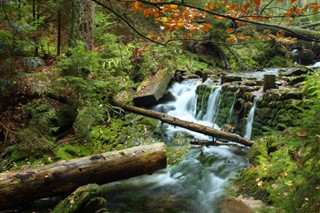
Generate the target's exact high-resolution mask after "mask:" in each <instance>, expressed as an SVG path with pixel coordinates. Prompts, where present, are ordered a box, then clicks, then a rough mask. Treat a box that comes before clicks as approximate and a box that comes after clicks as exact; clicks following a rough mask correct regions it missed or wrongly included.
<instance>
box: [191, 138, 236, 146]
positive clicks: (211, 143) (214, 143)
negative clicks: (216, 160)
mask: <svg viewBox="0 0 320 213" xmlns="http://www.w3.org/2000/svg"><path fill="white" fill-rule="evenodd" d="M189 143H190V144H191V145H197V146H200V147H203V146H207V147H209V146H222V145H225V146H231V145H233V144H232V143H225V142H220V141H205V140H194V141H190V142H189Z"/></svg>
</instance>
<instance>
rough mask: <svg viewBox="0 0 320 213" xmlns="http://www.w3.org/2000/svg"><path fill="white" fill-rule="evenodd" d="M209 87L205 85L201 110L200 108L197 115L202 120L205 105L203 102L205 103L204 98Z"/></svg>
mask: <svg viewBox="0 0 320 213" xmlns="http://www.w3.org/2000/svg"><path fill="white" fill-rule="evenodd" d="M207 88H208V87H205V88H204V90H203V93H202V97H201V105H200V110H199V112H198V115H197V116H196V117H197V119H198V120H200V119H201V117H202V113H203V107H204V104H203V103H204V98H205V96H206V91H207Z"/></svg>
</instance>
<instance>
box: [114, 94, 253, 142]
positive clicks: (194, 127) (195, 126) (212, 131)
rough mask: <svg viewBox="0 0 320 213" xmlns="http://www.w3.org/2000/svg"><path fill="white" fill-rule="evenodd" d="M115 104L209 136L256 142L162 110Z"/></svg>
mask: <svg viewBox="0 0 320 213" xmlns="http://www.w3.org/2000/svg"><path fill="white" fill-rule="evenodd" d="M113 104H115V105H117V106H119V107H121V108H122V109H124V110H126V111H129V112H133V113H136V114H139V115H144V116H148V117H150V118H155V119H158V120H161V121H162V122H165V123H168V124H172V125H174V126H179V127H183V128H186V129H189V130H192V131H195V132H199V133H202V134H205V135H208V136H213V137H215V138H222V139H226V140H229V141H233V142H236V143H240V144H242V145H245V146H252V145H253V144H254V142H253V141H251V140H249V139H246V138H243V137H241V136H239V135H237V134H234V133H229V132H224V131H219V130H216V129H213V128H210V127H207V126H204V125H201V124H196V123H193V122H189V121H184V120H180V119H179V118H176V117H173V116H170V115H167V114H165V113H161V112H157V111H153V110H147V109H142V108H139V107H135V106H129V105H126V104H123V103H121V102H119V101H116V100H113Z"/></svg>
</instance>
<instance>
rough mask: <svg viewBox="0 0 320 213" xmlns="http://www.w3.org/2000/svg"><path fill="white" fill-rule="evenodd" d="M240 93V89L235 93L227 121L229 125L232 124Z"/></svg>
mask: <svg viewBox="0 0 320 213" xmlns="http://www.w3.org/2000/svg"><path fill="white" fill-rule="evenodd" d="M239 91H240V90H239V89H238V90H237V91H236V92H235V93H234V96H233V101H232V105H231V108H230V111H229V115H228V120H227V123H228V124H230V122H231V118H232V112H233V108H234V104H235V103H236V99H237V96H238V93H239Z"/></svg>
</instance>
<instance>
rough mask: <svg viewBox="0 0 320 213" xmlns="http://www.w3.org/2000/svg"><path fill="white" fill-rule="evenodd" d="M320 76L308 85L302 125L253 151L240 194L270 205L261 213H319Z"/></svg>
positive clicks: (263, 141)
mask: <svg viewBox="0 0 320 213" xmlns="http://www.w3.org/2000/svg"><path fill="white" fill-rule="evenodd" d="M319 82H320V75H319V70H318V71H317V72H315V73H314V74H313V75H312V76H310V77H308V79H307V80H306V81H305V82H304V86H303V91H304V94H305V99H304V101H305V102H306V103H307V104H306V106H308V107H307V108H301V114H300V116H299V117H300V118H301V119H300V120H299V121H296V122H297V123H299V126H297V127H292V128H287V129H286V130H285V131H283V132H274V133H273V134H272V136H267V137H265V138H263V139H261V140H259V141H258V142H257V144H256V145H254V146H253V147H252V150H251V152H250V155H249V157H250V161H251V163H252V166H251V167H250V168H248V169H246V170H245V171H243V172H242V173H241V174H240V175H239V177H238V178H237V180H236V181H235V186H236V188H237V189H238V192H239V193H241V194H244V195H247V196H252V197H254V198H256V199H260V200H263V201H264V202H265V203H266V204H270V205H271V206H272V208H271V207H270V206H267V207H265V208H262V209H258V210H257V211H258V212H270V211H271V210H272V211H271V212H318V210H319V208H320V173H319V171H320V154H319V149H320V143H319V142H320V125H319V119H320V117H319V116H320V85H319Z"/></svg>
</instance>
